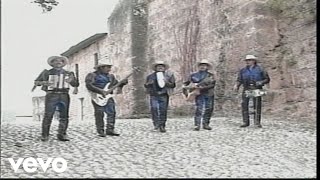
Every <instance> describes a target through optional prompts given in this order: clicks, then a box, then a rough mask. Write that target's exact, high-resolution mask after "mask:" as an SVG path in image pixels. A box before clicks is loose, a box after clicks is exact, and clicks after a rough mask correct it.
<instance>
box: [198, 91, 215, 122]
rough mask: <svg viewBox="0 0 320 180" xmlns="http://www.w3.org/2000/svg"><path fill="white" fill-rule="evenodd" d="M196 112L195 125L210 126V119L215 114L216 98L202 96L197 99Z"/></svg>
mask: <svg viewBox="0 0 320 180" xmlns="http://www.w3.org/2000/svg"><path fill="white" fill-rule="evenodd" d="M195 101H196V112H195V117H194V125H195V126H200V124H201V119H202V124H206V125H209V123H210V118H211V115H212V112H213V105H214V96H208V95H205V94H201V95H199V96H197V97H196V100H195Z"/></svg>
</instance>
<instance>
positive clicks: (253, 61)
mask: <svg viewBox="0 0 320 180" xmlns="http://www.w3.org/2000/svg"><path fill="white" fill-rule="evenodd" d="M245 61H246V67H244V68H242V69H241V70H240V72H239V74H238V78H237V83H236V84H235V86H234V91H236V92H238V91H239V87H240V86H241V85H243V92H242V103H241V106H242V118H243V124H242V125H241V126H240V127H247V126H249V125H250V121H249V108H248V104H249V97H246V95H245V91H246V90H254V89H262V87H263V86H264V85H265V84H267V83H269V82H270V78H269V75H268V73H267V71H265V70H264V69H263V68H262V67H261V66H259V65H257V57H255V56H254V55H247V56H246V58H245ZM253 102H254V103H253V105H254V109H255V111H256V113H255V115H254V124H255V126H256V127H259V128H261V127H262V126H261V123H260V122H261V96H259V97H254V98H253Z"/></svg>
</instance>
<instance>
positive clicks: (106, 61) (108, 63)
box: [93, 56, 113, 69]
mask: <svg viewBox="0 0 320 180" xmlns="http://www.w3.org/2000/svg"><path fill="white" fill-rule="evenodd" d="M103 66H113V64H112V63H111V61H110V59H109V57H108V56H102V57H101V58H100V59H99V63H98V64H97V65H96V66H94V67H93V68H94V69H98V68H99V67H103Z"/></svg>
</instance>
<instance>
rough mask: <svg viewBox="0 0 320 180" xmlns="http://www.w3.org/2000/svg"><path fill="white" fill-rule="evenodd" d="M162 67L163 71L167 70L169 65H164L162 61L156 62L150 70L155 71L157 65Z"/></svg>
mask: <svg viewBox="0 0 320 180" xmlns="http://www.w3.org/2000/svg"><path fill="white" fill-rule="evenodd" d="M160 64H161V65H164V67H165V69H166V70H167V69H169V64H167V63H165V62H164V61H156V62H155V63H153V64H152V69H153V70H154V71H155V70H156V66H157V65H160Z"/></svg>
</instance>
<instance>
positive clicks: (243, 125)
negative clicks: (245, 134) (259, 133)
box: [240, 123, 249, 127]
mask: <svg viewBox="0 0 320 180" xmlns="http://www.w3.org/2000/svg"><path fill="white" fill-rule="evenodd" d="M248 126H249V124H247V123H244V124H242V125H241V126H240V127H248Z"/></svg>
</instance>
